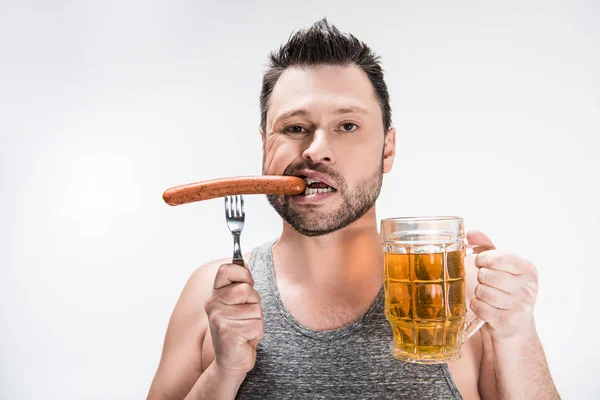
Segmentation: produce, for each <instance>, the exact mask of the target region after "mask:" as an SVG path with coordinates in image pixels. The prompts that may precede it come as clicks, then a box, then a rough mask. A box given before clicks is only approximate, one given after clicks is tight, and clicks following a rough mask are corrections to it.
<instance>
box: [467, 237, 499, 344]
mask: <svg viewBox="0 0 600 400" xmlns="http://www.w3.org/2000/svg"><path fill="white" fill-rule="evenodd" d="M493 249H494V247H492V246H486V245H480V244H478V245H473V244H469V245H467V251H466V252H465V253H466V254H465V257H468V256H471V255H473V254H476V255H477V254H479V253H483V252H484V251H488V250H493ZM483 325H485V321H484V320H482V319H481V318H479V317H475V318H473V319H472V320H471V321H470V322H467V324H466V325H465V329H464V331H463V339H462V343H464V342H466V341H467V340H469V339H471V337H473V335H474V334H475V333H476V332H477V331H478V330H479V329H481V327H482V326H483Z"/></svg>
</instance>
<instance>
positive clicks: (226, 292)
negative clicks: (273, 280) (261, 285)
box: [212, 282, 261, 305]
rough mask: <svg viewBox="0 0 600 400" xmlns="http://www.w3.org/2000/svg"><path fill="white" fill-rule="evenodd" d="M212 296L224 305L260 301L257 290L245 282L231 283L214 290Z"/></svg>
mask: <svg viewBox="0 0 600 400" xmlns="http://www.w3.org/2000/svg"><path fill="white" fill-rule="evenodd" d="M212 297H213V298H214V299H215V300H217V301H219V302H221V303H223V304H226V305H234V304H244V303H249V304H252V303H258V304H260V303H261V299H260V295H259V294H258V292H257V291H256V290H254V288H253V287H252V286H250V285H249V284H247V283H245V282H244V283H232V284H230V285H227V286H225V287H222V288H221V289H218V290H214V291H213V296H212Z"/></svg>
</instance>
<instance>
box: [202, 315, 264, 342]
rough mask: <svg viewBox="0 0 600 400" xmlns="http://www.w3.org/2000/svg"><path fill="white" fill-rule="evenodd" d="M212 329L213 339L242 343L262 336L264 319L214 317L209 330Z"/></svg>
mask: <svg viewBox="0 0 600 400" xmlns="http://www.w3.org/2000/svg"><path fill="white" fill-rule="evenodd" d="M213 329H214V331H215V332H214V333H215V335H214V338H215V340H219V341H224V342H228V343H236V344H244V343H246V342H249V341H253V340H260V338H262V336H263V334H264V321H263V320H262V319H246V320H229V319H225V318H215V319H213V320H212V321H211V332H212V330H213Z"/></svg>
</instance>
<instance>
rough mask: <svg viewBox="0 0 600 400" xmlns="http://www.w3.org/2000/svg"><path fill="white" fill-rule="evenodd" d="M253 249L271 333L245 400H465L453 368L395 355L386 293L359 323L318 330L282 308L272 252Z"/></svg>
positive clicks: (241, 395)
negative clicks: (384, 300)
mask: <svg viewBox="0 0 600 400" xmlns="http://www.w3.org/2000/svg"><path fill="white" fill-rule="evenodd" d="M274 243H275V241H272V242H269V243H265V244H263V245H261V246H259V247H257V248H255V249H253V250H252V260H251V264H250V265H249V267H250V270H251V271H252V276H253V277H254V281H255V286H254V287H255V289H256V290H257V291H258V292H259V293H260V295H261V297H262V307H263V312H264V318H265V334H264V336H263V339H262V340H261V341H260V343H259V345H258V348H257V357H256V364H255V365H254V369H252V371H250V372H249V373H248V375H247V376H246V379H245V380H244V382H243V383H242V385H241V386H240V389H239V391H238V394H237V397H236V398H237V399H261V400H264V399H462V396H461V395H460V392H459V391H458V388H457V387H456V385H455V383H454V380H453V379H452V376H451V375H450V371H449V370H448V366H447V365H446V364H437V365H420V364H412V363H404V362H401V361H398V360H396V359H394V358H393V357H392V356H391V346H392V331H391V327H390V325H389V323H388V322H387V320H386V319H385V316H384V312H383V289H382V290H381V291H380V292H379V294H378V295H377V298H376V299H375V301H374V302H373V304H372V305H371V307H370V308H369V310H368V311H367V312H366V314H365V315H363V316H362V317H361V318H360V319H359V320H357V321H355V322H354V323H352V324H350V325H347V326H345V327H343V328H340V329H335V330H330V331H315V330H312V329H309V328H307V327H305V326H303V325H301V324H300V323H298V321H296V319H294V317H293V316H292V315H291V314H290V313H289V312H288V310H287V309H286V308H285V306H284V305H283V303H282V301H281V297H280V296H279V290H278V289H277V284H276V281H275V274H274V269H273V256H272V252H271V248H272V246H273V244H274Z"/></svg>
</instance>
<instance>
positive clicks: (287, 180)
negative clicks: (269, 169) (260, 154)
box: [163, 175, 306, 206]
mask: <svg viewBox="0 0 600 400" xmlns="http://www.w3.org/2000/svg"><path fill="white" fill-rule="evenodd" d="M305 188H306V182H305V181H304V179H302V178H298V177H295V176H280V175H259V176H239V177H233V178H220V179H213V180H209V181H202V182H196V183H189V184H187V185H181V186H175V187H172V188H169V189H167V190H165V192H164V193H163V200H164V201H165V203H167V204H168V205H170V206H177V205H180V204H185V203H191V202H194V201H201V200H209V199H214V198H215V197H223V196H228V195H235V194H287V195H293V194H300V193H302V192H304V189H305Z"/></svg>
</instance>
